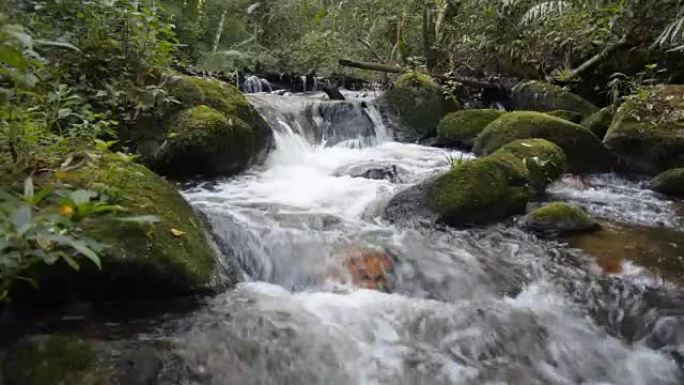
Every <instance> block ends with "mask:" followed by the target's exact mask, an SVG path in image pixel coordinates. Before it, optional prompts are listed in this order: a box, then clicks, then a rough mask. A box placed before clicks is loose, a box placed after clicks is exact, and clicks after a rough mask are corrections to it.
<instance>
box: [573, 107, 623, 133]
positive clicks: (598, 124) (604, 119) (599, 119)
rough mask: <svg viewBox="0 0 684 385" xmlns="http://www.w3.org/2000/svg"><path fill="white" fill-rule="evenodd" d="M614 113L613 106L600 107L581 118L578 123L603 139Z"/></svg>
mask: <svg viewBox="0 0 684 385" xmlns="http://www.w3.org/2000/svg"><path fill="white" fill-rule="evenodd" d="M614 114H615V111H614V109H613V108H610V107H606V108H602V109H601V110H600V111H598V112H595V113H593V114H592V115H589V116H588V117H586V118H585V119H583V120H582V122H581V123H580V125H581V126H582V127H584V128H586V129H587V130H589V131H591V132H593V133H594V135H596V137H598V138H599V139H603V137H605V136H606V132H607V131H608V127H610V123H611V122H612V121H613V115H614Z"/></svg>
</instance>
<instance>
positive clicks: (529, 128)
mask: <svg viewBox="0 0 684 385" xmlns="http://www.w3.org/2000/svg"><path fill="white" fill-rule="evenodd" d="M528 138H529V139H531V138H539V139H546V140H548V141H550V142H553V143H555V144H557V145H558V146H560V148H562V149H563V152H565V155H566V156H567V158H568V169H569V171H571V172H601V171H608V170H609V169H610V166H611V161H612V160H611V157H610V154H609V153H608V151H606V149H605V148H604V147H603V144H602V143H601V141H600V140H599V139H598V138H597V137H596V135H594V134H593V133H591V132H590V131H589V130H587V129H586V128H584V127H582V126H580V125H578V124H574V123H572V122H569V121H567V120H564V119H560V118H556V117H554V116H549V115H546V114H543V113H540V112H532V111H516V112H511V113H508V114H505V115H503V116H501V117H500V118H499V119H497V120H495V121H493V122H492V123H490V124H489V125H488V126H487V127H486V128H485V129H484V130H483V131H482V132H481V133H480V135H478V136H477V138H476V139H475V143H474V145H473V151H474V152H475V153H476V154H478V155H487V154H491V153H493V152H494V151H496V150H498V149H499V148H501V147H502V146H504V145H505V144H506V143H509V142H512V141H514V140H516V139H528Z"/></svg>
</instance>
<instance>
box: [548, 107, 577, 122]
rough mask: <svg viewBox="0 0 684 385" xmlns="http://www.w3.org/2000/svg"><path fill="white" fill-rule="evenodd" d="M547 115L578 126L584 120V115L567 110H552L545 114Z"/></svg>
mask: <svg viewBox="0 0 684 385" xmlns="http://www.w3.org/2000/svg"><path fill="white" fill-rule="evenodd" d="M546 114H547V115H551V116H555V117H557V118H561V119H565V120H567V121H569V122H573V123H576V124H579V123H580V122H582V119H584V115H582V114H581V113H579V112H575V111H568V110H554V111H550V112H547V113H546Z"/></svg>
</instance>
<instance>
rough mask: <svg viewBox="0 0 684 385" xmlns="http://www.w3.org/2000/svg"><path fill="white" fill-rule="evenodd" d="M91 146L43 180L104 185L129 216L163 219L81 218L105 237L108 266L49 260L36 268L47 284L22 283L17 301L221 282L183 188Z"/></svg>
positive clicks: (94, 234)
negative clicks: (68, 165)
mask: <svg viewBox="0 0 684 385" xmlns="http://www.w3.org/2000/svg"><path fill="white" fill-rule="evenodd" d="M83 153H85V154H87V155H85V156H82V155H79V157H82V159H80V160H78V161H76V160H74V161H73V163H74V164H73V165H71V168H70V169H69V170H68V171H67V170H60V171H58V172H56V173H55V174H54V175H53V174H50V175H43V176H40V177H39V178H36V182H37V183H38V184H39V185H42V186H46V185H51V184H52V185H56V184H58V183H59V184H61V185H64V184H66V185H68V186H71V188H72V189H87V190H90V191H94V192H99V193H100V194H105V195H107V196H109V197H110V199H113V201H111V203H113V204H116V205H118V206H121V207H122V208H123V210H125V212H124V213H122V216H124V217H140V216H154V217H155V218H156V221H153V222H150V221H121V220H117V219H107V218H92V219H89V220H86V221H85V222H83V223H82V224H81V227H82V228H83V229H84V231H85V235H86V236H88V237H90V238H92V239H94V240H96V241H98V242H100V243H101V244H103V245H105V248H104V250H103V251H101V252H100V253H99V257H100V260H101V262H102V268H101V269H97V268H96V267H95V266H94V265H93V264H90V263H85V262H84V263H82V264H81V270H80V271H79V272H75V271H73V270H72V269H68V268H66V266H62V265H61V264H56V265H51V266H47V265H45V266H44V268H39V269H37V270H36V271H35V272H33V273H32V274H34V275H35V280H36V281H37V282H38V283H39V289H40V291H38V292H36V291H34V290H33V288H31V287H29V286H28V285H26V287H22V286H20V287H18V288H16V290H15V291H14V293H12V297H13V299H15V300H16V301H15V302H16V303H23V302H28V303H31V302H34V301H38V302H40V303H43V302H50V303H58V302H64V301H68V300H69V299H70V297H73V296H76V297H79V298H85V299H93V300H100V299H110V298H112V299H120V298H154V297H168V296H175V295H186V294H193V293H198V292H203V291H206V290H208V289H211V288H212V287H213V286H214V285H215V284H216V283H217V282H218V281H217V277H218V264H217V258H216V255H215V253H214V250H213V248H212V246H211V245H210V243H209V241H208V239H207V238H206V237H205V234H204V232H203V231H202V227H201V226H202V223H201V220H200V219H199V218H198V216H197V215H196V214H195V212H194V211H193V209H192V208H191V207H190V205H189V204H188V203H187V202H186V201H185V199H183V197H182V196H181V195H180V193H179V192H178V191H177V190H176V188H175V187H174V186H173V185H171V184H169V183H168V182H166V181H165V180H164V179H162V178H161V177H160V176H158V175H156V174H154V173H153V172H152V171H150V170H149V169H147V168H146V167H144V166H142V165H139V164H136V163H134V162H132V161H130V160H128V159H125V158H123V157H122V156H120V155H117V154H111V153H99V152H96V151H94V150H93V151H84V152H83ZM69 212H70V211H66V213H67V214H64V215H69ZM36 295H38V296H39V297H38V298H36Z"/></svg>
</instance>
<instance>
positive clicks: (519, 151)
mask: <svg viewBox="0 0 684 385" xmlns="http://www.w3.org/2000/svg"><path fill="white" fill-rule="evenodd" d="M499 152H509V153H511V154H513V155H515V156H516V157H518V158H519V159H520V160H522V161H523V163H524V164H525V167H527V170H528V171H529V173H530V175H529V183H530V187H532V188H533V189H534V190H535V191H536V192H537V194H543V193H544V191H545V190H546V186H548V185H549V184H550V183H551V182H553V181H554V180H556V179H558V178H559V177H560V176H561V175H563V174H564V173H565V172H566V171H567V169H568V160H567V158H566V156H565V153H564V152H563V149H561V148H560V147H558V146H557V145H556V144H554V143H551V142H549V141H548V140H545V139H519V140H514V141H513V142H510V143H508V144H506V145H505V146H503V147H501V148H500V149H499V150H498V151H496V152H495V154H497V153H499Z"/></svg>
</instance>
